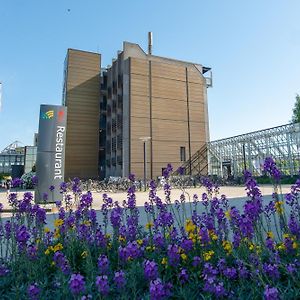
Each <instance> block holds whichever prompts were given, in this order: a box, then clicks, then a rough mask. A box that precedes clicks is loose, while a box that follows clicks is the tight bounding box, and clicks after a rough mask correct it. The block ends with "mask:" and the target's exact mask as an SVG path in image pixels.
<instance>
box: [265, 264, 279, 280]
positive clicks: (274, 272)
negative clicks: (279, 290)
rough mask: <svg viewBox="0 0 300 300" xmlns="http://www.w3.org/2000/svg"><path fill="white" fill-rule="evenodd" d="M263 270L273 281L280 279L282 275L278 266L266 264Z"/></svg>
mask: <svg viewBox="0 0 300 300" xmlns="http://www.w3.org/2000/svg"><path fill="white" fill-rule="evenodd" d="M263 270H264V271H265V273H266V274H267V275H268V276H269V277H271V278H273V279H279V277H280V273H279V271H278V266H277V265H275V264H267V263H264V264H263Z"/></svg>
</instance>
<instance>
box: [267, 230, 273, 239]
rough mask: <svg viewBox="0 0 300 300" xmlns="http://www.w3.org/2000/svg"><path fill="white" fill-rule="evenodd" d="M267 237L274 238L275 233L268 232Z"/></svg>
mask: <svg viewBox="0 0 300 300" xmlns="http://www.w3.org/2000/svg"><path fill="white" fill-rule="evenodd" d="M267 237H268V238H270V239H274V233H273V232H272V231H268V232H267Z"/></svg>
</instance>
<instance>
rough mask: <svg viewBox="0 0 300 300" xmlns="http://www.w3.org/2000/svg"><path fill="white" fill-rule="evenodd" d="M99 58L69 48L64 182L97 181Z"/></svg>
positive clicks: (66, 81) (97, 55) (66, 80)
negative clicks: (67, 180) (78, 178)
mask: <svg viewBox="0 0 300 300" xmlns="http://www.w3.org/2000/svg"><path fill="white" fill-rule="evenodd" d="M100 59H101V57H100V55H99V54H96V53H90V52H86V51H80V50H73V49H69V50H68V54H67V58H66V65H65V95H64V104H65V105H66V106H67V107H68V118H67V135H66V156H65V179H68V178H73V177H80V178H97V176H98V149H99V99H100V88H99V84H100Z"/></svg>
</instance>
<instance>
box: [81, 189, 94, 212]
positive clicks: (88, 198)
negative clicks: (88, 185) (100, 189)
mask: <svg viewBox="0 0 300 300" xmlns="http://www.w3.org/2000/svg"><path fill="white" fill-rule="evenodd" d="M92 202H93V196H92V193H91V192H87V193H86V194H83V195H81V197H80V209H88V208H89V207H91V206H92Z"/></svg>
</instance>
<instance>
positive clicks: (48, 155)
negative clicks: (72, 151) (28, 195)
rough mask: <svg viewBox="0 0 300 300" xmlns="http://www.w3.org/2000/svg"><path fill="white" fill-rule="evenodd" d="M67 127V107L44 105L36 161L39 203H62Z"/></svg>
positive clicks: (37, 197) (41, 112)
mask: <svg viewBox="0 0 300 300" xmlns="http://www.w3.org/2000/svg"><path fill="white" fill-rule="evenodd" d="M66 123H67V108H66V107H65V106H58V105H41V108H40V119H39V132H38V145H37V158H36V175H37V178H38V184H37V188H36V193H35V195H36V196H35V199H36V200H35V201H36V202H37V203H43V202H49V203H50V202H55V201H58V200H61V199H62V195H61V194H60V184H61V183H62V182H63V181H64V161H65V145H66V143H65V141H66ZM53 188H54V189H53Z"/></svg>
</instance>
